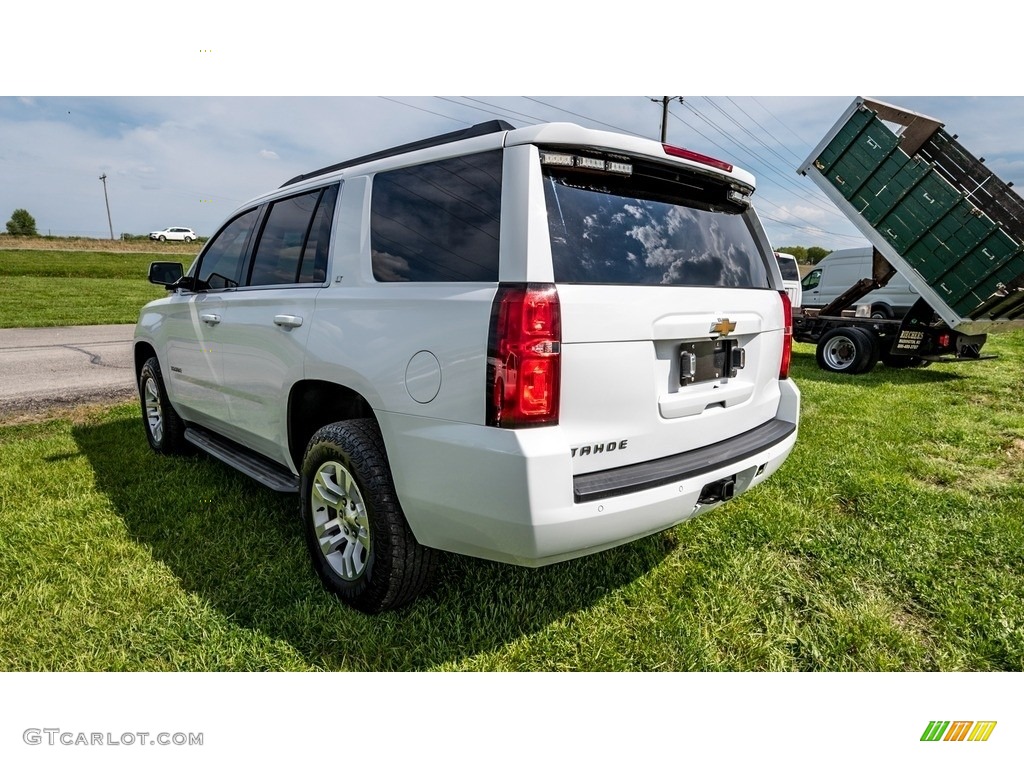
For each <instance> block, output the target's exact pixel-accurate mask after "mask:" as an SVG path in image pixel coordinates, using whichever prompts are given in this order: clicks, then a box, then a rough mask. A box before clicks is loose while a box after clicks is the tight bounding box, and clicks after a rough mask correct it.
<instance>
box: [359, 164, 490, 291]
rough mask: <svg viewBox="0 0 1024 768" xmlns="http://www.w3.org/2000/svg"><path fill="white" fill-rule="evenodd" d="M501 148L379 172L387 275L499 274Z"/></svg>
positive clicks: (381, 262)
mask: <svg viewBox="0 0 1024 768" xmlns="http://www.w3.org/2000/svg"><path fill="white" fill-rule="evenodd" d="M500 213H501V152H500V151H494V152H482V153H480V154H476V155H466V156H463V157H457V158H451V159H448V160H441V161H438V162H433V163H424V164H422V165H417V166H412V167H410V168H401V169H398V170H395V171H387V172H384V173H378V174H377V175H376V176H375V177H374V179H373V193H372V196H371V204H370V251H371V258H372V264H373V276H374V278H376V279H377V280H378V281H380V282H409V281H420V282H452V281H455V282H463V281H468V282H495V281H497V279H498V230H499V224H500Z"/></svg>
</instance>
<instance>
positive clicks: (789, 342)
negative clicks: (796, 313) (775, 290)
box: [779, 291, 793, 379]
mask: <svg viewBox="0 0 1024 768" xmlns="http://www.w3.org/2000/svg"><path fill="white" fill-rule="evenodd" d="M779 295H780V296H782V313H783V315H784V316H785V317H784V321H785V323H786V331H785V335H784V336H783V337H782V363H781V364H780V365H779V378H780V379H788V378H789V363H790V360H791V359H792V358H793V302H792V301H790V299H789V294H788V293H786V292H785V291H779Z"/></svg>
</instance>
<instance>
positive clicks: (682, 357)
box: [679, 339, 746, 387]
mask: <svg viewBox="0 0 1024 768" xmlns="http://www.w3.org/2000/svg"><path fill="white" fill-rule="evenodd" d="M745 357H746V355H745V354H744V350H742V349H739V348H738V347H737V342H736V341H735V340H734V339H717V340H714V341H692V342H689V341H688V342H684V343H683V345H682V347H681V349H680V350H679V386H681V387H686V386H690V385H691V384H699V383H701V382H704V381H716V380H719V379H728V378H732V377H733V376H735V375H736V374H737V372H738V371H739V369H741V368H742V367H743V365H744V364H745V363H746V360H745Z"/></svg>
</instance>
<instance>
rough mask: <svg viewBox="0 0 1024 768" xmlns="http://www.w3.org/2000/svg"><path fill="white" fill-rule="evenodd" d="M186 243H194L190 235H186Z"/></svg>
mask: <svg viewBox="0 0 1024 768" xmlns="http://www.w3.org/2000/svg"><path fill="white" fill-rule="evenodd" d="M185 242H186V243H191V242H192V238H191V237H189V236H188V235H185Z"/></svg>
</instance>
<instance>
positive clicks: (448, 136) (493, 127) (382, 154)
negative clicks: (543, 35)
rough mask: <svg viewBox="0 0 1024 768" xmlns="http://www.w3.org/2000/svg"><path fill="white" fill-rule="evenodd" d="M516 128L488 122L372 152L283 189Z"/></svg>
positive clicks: (312, 173)
mask: <svg viewBox="0 0 1024 768" xmlns="http://www.w3.org/2000/svg"><path fill="white" fill-rule="evenodd" d="M514 130H515V126H514V125H511V124H510V123H506V122H505V121H504V120H488V121H487V122H485V123H477V124H476V125H474V126H471V127H469V128H463V129H461V130H458V131H451V132H450V133H442V134H440V135H438V136H431V137H430V138H427V139H420V140H418V141H411V142H409V143H408V144H400V145H399V146H397V147H391V148H390V149H382V150H380V151H379V152H371V153H370V154H368V155H362V156H360V157H354V158H352V159H351V160H343V161H342V162H340V163H335V164H334V165H328V166H325V167H323V168H320V169H319V170H316V171H310V172H309V173H300V174H299V175H298V176H295V177H294V178H291V179H288V181H286V182H285V183H284V184H282V185H281V187H287V186H290V185H291V184H295V183H297V182H300V181H305V180H306V179H312V178H315V177H317V176H323V175H324V174H327V173H333V172H334V171H340V170H342V169H343V168H351V167H352V166H355V165H362V164H363V163H369V162H371V161H373V160H383V159H384V158H386V157H394V156H395V155H403V154H405V153H406V152H415V151H416V150H418V149H427V148H429V147H438V146H440V145H442V144H451V143H452V142H455V141H462V140H463V139H472V138H474V137H475V136H486V135H487V134H489V133H499V132H500V131H514Z"/></svg>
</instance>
